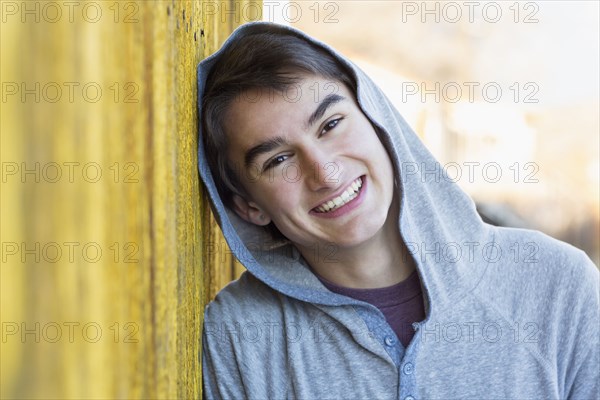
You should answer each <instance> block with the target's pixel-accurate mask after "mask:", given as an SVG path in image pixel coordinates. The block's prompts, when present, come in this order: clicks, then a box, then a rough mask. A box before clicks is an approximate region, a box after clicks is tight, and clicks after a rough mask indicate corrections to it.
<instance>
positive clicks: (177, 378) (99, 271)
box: [0, 0, 260, 399]
mask: <svg viewBox="0 0 600 400" xmlns="http://www.w3.org/2000/svg"><path fill="white" fill-rule="evenodd" d="M65 3H68V2H46V1H41V2H38V1H28V2H21V1H14V2H13V1H2V2H0V7H1V9H2V10H1V11H2V14H1V18H2V25H1V32H0V40H1V47H0V49H1V81H2V99H1V103H0V104H1V111H0V121H1V154H0V155H1V166H2V180H1V185H2V186H1V198H0V200H1V203H0V210H1V211H0V212H1V214H0V217H1V221H0V222H1V232H0V233H1V240H0V242H1V246H2V249H1V250H2V254H1V256H2V260H1V261H2V265H1V275H0V279H1V281H0V284H1V293H0V295H1V298H0V300H1V308H0V311H1V313H0V319H1V322H2V340H1V342H0V346H1V347H0V358H1V360H0V361H1V365H0V367H1V371H0V376H1V378H0V387H1V389H0V397H2V398H28V399H29V398H73V399H75V398H77V399H81V398H96V399H97V398H143V399H149V398H164V399H166V398H169V399H174V398H186V399H188V398H198V397H199V396H200V394H201V369H200V360H199V355H200V345H201V344H200V338H201V326H202V313H203V309H204V304H206V302H207V301H208V300H209V299H210V298H212V297H213V296H214V294H215V293H216V291H217V290H218V289H219V288H220V287H222V286H223V285H224V284H225V283H226V282H228V281H229V280H231V279H232V278H233V277H234V276H236V275H237V274H238V273H239V271H240V267H239V266H236V265H235V263H234V262H233V261H232V258H231V255H230V254H229V253H228V251H227V248H226V246H225V244H224V242H223V240H222V238H221V237H220V236H219V235H220V233H219V231H218V228H217V227H216V224H215V223H214V220H213V219H212V216H211V215H210V208H209V206H208V204H207V201H206V197H205V195H204V194H203V193H202V188H201V185H200V184H199V181H198V173H197V167H196V165H197V156H196V146H197V137H196V135H197V110H196V65H197V63H198V62H199V61H200V60H201V59H202V58H204V57H206V56H207V55H209V54H210V53H212V52H214V51H215V50H216V49H217V48H218V47H219V46H220V44H221V43H222V41H223V40H224V39H225V38H226V37H227V36H228V34H229V33H230V32H231V30H232V29H234V27H235V26H236V25H239V24H241V23H243V22H245V21H247V20H249V19H255V18H260V15H259V13H258V12H257V11H259V4H260V2H256V1H252V2H250V1H235V2H233V1H227V2H222V1H221V2H214V1H212V2H207V1H199V0H198V1H170V0H169V1H161V0H156V1H95V2H93V1H92V2H89V1H88V2H86V1H81V2H72V3H70V4H71V5H66V4H65ZM248 4H252V6H251V7H249V6H248ZM230 10H233V13H230V12H229V11H230ZM59 12H60V14H59Z"/></svg>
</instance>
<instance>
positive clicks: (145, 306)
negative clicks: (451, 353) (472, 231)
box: [0, 0, 599, 399]
mask: <svg viewBox="0 0 600 400" xmlns="http://www.w3.org/2000/svg"><path fill="white" fill-rule="evenodd" d="M260 19H264V20H269V21H274V22H278V23H283V24H291V25H294V26H296V27H298V28H300V29H302V30H304V31H306V32H307V33H309V34H310V35H313V36H315V37H316V38H318V39H321V40H323V41H325V42H327V43H329V44H330V45H332V46H333V47H335V48H336V49H338V50H339V51H341V52H342V53H344V54H345V55H346V56H348V57H350V58H351V59H353V60H355V62H356V63H357V64H358V65H359V66H360V67H361V68H363V69H364V70H365V71H366V72H367V73H368V74H369V75H370V76H371V77H372V78H374V79H375V80H376V81H377V82H378V83H379V84H380V86H381V87H382V88H383V90H384V91H385V92H386V94H387V95H388V97H389V98H390V99H391V100H392V101H394V102H395V104H396V107H397V108H398V110H399V111H400V112H401V113H402V114H403V116H404V117H405V118H406V119H407V120H408V122H409V123H410V125H411V126H412V127H413V128H414V130H415V131H416V132H417V133H418V134H419V135H420V136H421V137H422V138H423V140H424V141H425V143H426V144H427V146H428V147H429V149H430V150H431V151H432V152H433V153H434V155H435V156H436V157H437V158H438V160H439V161H440V163H442V164H443V165H444V169H445V170H446V172H447V174H448V177H450V178H452V179H454V180H456V181H457V183H458V184H459V185H461V186H462V187H463V188H464V189H465V190H466V191H467V192H468V193H469V194H471V195H472V196H473V198H474V199H475V200H476V201H477V204H478V207H479V210H480V212H481V214H482V215H483V216H484V217H485V218H486V219H488V220H489V221H490V222H492V223H496V224H502V225H508V226H518V227H528V228H535V229H539V230H541V231H543V232H546V233H548V234H550V235H552V236H555V237H557V238H559V239H562V240H565V241H567V242H570V243H572V244H574V245H575V246H577V247H580V248H582V249H584V250H585V251H586V252H587V253H588V254H589V255H590V257H591V258H592V259H593V260H594V261H595V263H596V264H597V265H598V264H599V249H598V247H599V222H598V221H599V161H598V157H599V156H598V152H599V104H598V102H599V100H598V99H599V93H598V91H599V83H598V75H599V74H598V70H599V68H598V57H599V56H598V48H599V44H598V37H599V27H598V19H599V10H598V2H575V1H569V2H567V1H552V2H527V1H525V2H479V1H475V2H443V1H442V2H438V1H427V2H421V1H419V2H409V1H295V2H292V1H265V2H261V1H253V0H227V1H205V0H149V1H128V0H115V1H89V0H88V1H76V2H55V1H35V0H30V1H25V2H23V1H10V0H3V1H1V2H0V21H1V25H0V81H1V99H0V100H1V101H0V129H1V135H0V158H1V162H0V166H1V182H0V236H1V238H0V247H1V248H0V250H1V267H0V268H1V269H0V320H1V327H2V332H1V341H0V398H3V399H4V398H6V399H13V398H22V399H32V398H36V399H47V398H60V399H67V398H68V399H84V398H86V399H98V398H123V399H130V398H142V399H148V398H161V399H162V398H164V399H166V398H168V399H173V398H199V397H200V396H201V379H202V376H201V374H202V371H201V368H200V358H199V354H200V353H201V350H200V335H201V327H202V315H203V309H204V305H205V304H207V303H208V301H210V300H211V299H212V298H213V297H214V295H215V294H216V292H217V291H218V290H219V289H220V288H222V287H223V286H224V285H226V284H227V283H228V282H229V281H231V280H232V279H235V278H236V277H237V276H239V274H240V273H241V272H242V271H243V267H241V266H240V264H239V263H237V262H236V261H235V260H234V258H233V257H232V254H231V251H230V250H229V249H228V248H227V245H226V244H225V242H224V240H223V238H222V236H221V234H220V231H219V228H218V226H217V224H216V222H215V220H214V218H213V216H212V213H211V210H210V206H209V203H208V201H207V199H206V195H205V193H204V192H203V189H202V187H201V185H200V184H199V180H198V172H197V155H196V150H197V102H196V98H197V94H196V83H197V82H196V66H197V64H198V62H199V61H200V60H202V59H204V58H205V57H207V56H209V55H210V54H212V53H213V52H214V51H216V50H217V49H218V48H219V47H220V46H221V44H222V43H223V41H224V40H225V39H226V38H227V36H228V35H229V34H230V33H231V31H232V30H233V29H235V27H236V26H238V25H240V24H242V23H244V22H248V21H253V20H260Z"/></svg>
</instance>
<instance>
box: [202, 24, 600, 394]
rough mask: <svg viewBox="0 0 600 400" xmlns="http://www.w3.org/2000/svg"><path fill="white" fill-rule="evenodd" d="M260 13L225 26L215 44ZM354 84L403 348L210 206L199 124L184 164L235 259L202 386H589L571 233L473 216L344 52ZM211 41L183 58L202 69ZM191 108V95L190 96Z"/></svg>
mask: <svg viewBox="0 0 600 400" xmlns="http://www.w3.org/2000/svg"><path fill="white" fill-rule="evenodd" d="M267 24H269V23H266V22H257V23H250V24H246V25H243V26H241V27H240V28H238V29H237V30H236V31H235V32H234V33H233V34H232V35H231V36H230V38H229V39H228V40H227V41H226V42H225V44H224V45H223V47H224V48H225V47H227V46H228V45H229V44H230V43H231V42H233V41H235V40H236V39H237V38H239V37H242V36H244V35H246V34H248V33H249V32H251V31H253V30H260V29H262V28H263V27H264V26H265V25H267ZM281 29H282V31H284V32H295V33H296V34H298V35H300V36H301V37H303V38H305V39H306V40H307V41H308V42H310V43H311V44H313V45H314V46H319V47H321V48H323V49H325V50H326V51H328V52H330V53H331V54H332V55H333V56H334V57H336V58H337V59H339V60H340V62H342V63H343V64H344V65H346V66H348V67H349V68H350V70H351V71H353V73H354V74H355V78H356V80H357V82H358V94H357V99H358V103H359V106H360V107H361V109H362V111H363V112H364V113H365V115H366V116H367V118H369V119H370V120H371V122H372V123H373V124H374V125H376V126H377V127H378V128H380V129H381V131H382V132H383V133H384V137H383V139H382V141H383V144H384V145H385V146H386V147H387V149H388V150H389V153H390V156H391V158H392V161H393V163H394V167H395V174H396V180H397V181H398V182H399V183H400V184H399V189H398V191H399V198H400V220H399V222H398V223H399V228H400V231H401V233H402V237H403V238H404V240H405V242H406V244H407V247H408V248H409V250H410V251H411V254H412V255H413V258H414V259H415V262H416V267H417V271H418V273H419V277H420V280H421V283H422V287H423V295H424V300H425V307H426V319H425V320H424V321H422V322H419V323H415V324H414V325H413V326H414V329H415V331H416V332H415V336H414V338H413V340H412V341H411V343H410V345H409V346H408V347H407V348H404V347H403V346H402V344H401V343H400V341H399V340H398V339H397V337H396V335H395V334H394V332H393V330H392V329H391V327H390V326H389V325H388V324H387V322H386V320H385V318H384V316H383V314H382V313H381V312H380V311H379V310H378V309H377V308H376V307H374V306H372V305H370V304H367V303H364V302H361V301H358V300H354V299H351V298H349V297H345V296H342V295H339V294H336V293H333V292H331V291H329V290H327V289H326V288H325V287H324V286H323V284H322V283H321V282H320V281H319V279H318V278H317V277H316V276H315V275H314V274H313V273H312V272H311V269H310V268H309V267H308V266H307V264H306V262H305V261H304V260H303V258H302V257H301V256H300V255H299V253H298V251H297V250H296V249H295V248H294V247H293V246H292V245H290V244H288V245H284V246H277V245H276V244H275V243H273V242H272V240H271V237H270V236H269V235H268V234H267V233H266V232H265V231H264V230H263V228H261V227H258V226H255V225H252V224H249V223H247V222H245V221H243V220H242V219H240V218H239V217H238V216H237V215H236V214H235V213H234V212H232V211H231V210H230V209H228V208H226V207H225V206H224V205H223V203H222V201H221V199H220V197H219V194H218V192H217V189H216V187H215V183H214V180H213V176H212V174H211V170H210V168H209V166H208V164H207V161H206V157H205V153H204V149H203V146H202V134H203V133H202V131H200V133H199V134H200V139H199V143H200V146H199V152H198V154H199V170H200V175H201V178H202V180H203V182H204V185H205V187H206V189H207V192H208V194H209V196H210V200H211V202H212V206H213V210H214V212H215V214H216V217H217V220H218V222H219V224H220V226H221V228H222V230H223V233H224V235H225V238H226V239H227V242H228V244H229V246H230V247H231V249H232V251H233V252H234V254H235V256H236V257H237V258H238V259H239V260H240V261H241V262H242V263H243V265H244V266H245V267H246V268H247V271H246V272H245V273H244V274H243V275H242V277H241V278H240V279H239V280H237V281H235V282H232V283H230V284H229V285H228V286H227V287H225V288H224V289H223V290H222V291H221V292H220V293H219V294H218V295H217V296H216V298H215V299H214V300H213V301H212V302H211V303H210V304H209V305H208V306H207V307H206V310H205V316H204V333H203V347H202V348H203V354H202V363H203V377H204V378H203V379H204V394H205V396H206V398H209V399H212V398H227V399H242V398H249V399H290V398H294V399H295V398H298V399H406V400H411V399H459V398H460V399H565V398H569V399H596V398H599V396H600V393H599V391H600V389H599V388H600V386H599V385H600V384H599V365H600V364H599V363H600V360H599V343H598V342H599V277H598V270H597V268H596V266H595V265H594V264H593V263H592V262H591V260H590V259H589V258H588V257H587V256H586V255H585V253H584V252H582V251H581V250H579V249H576V248H574V247H573V246H571V245H569V244H566V243H563V242H560V241H558V240H556V239H553V238H551V237H549V236H547V235H544V234H542V233H540V232H536V231H531V230H525V229H511V228H502V227H494V226H491V225H488V224H486V223H484V222H482V220H481V218H480V217H479V215H478V214H477V212H476V210H475V206H474V203H473V201H472V200H471V198H470V197H469V196H468V195H467V194H465V193H464V192H463V191H462V190H461V189H460V188H459V187H458V185H457V184H456V183H454V182H453V181H452V180H451V179H448V177H447V176H445V175H444V171H443V168H442V167H441V166H440V164H439V163H438V162H437V161H436V160H435V158H434V157H433V156H432V155H431V154H430V153H429V151H428V150H427V149H426V148H425V146H424V145H423V144H422V143H421V141H420V140H419V138H418V137H417V136H416V134H415V133H414V132H413V130H412V129H411V128H410V127H409V126H408V125H407V123H406V122H405V121H404V119H403V118H402V116H401V115H400V114H399V113H398V111H397V110H396V109H395V108H394V106H392V104H391V103H390V102H389V101H388V99H387V98H386V97H385V95H384V94H383V93H382V92H381V90H380V89H379V88H378V87H377V86H376V85H375V84H374V83H373V82H372V81H371V80H370V79H369V77H367V76H366V75H365V74H364V73H363V72H362V71H361V70H360V69H359V68H358V67H356V66H355V65H354V64H353V63H352V62H350V61H349V60H347V59H346V58H344V57H342V56H341V55H340V54H338V53H337V52H336V51H335V50H333V49H332V48H330V47H328V46H327V45H325V44H323V43H321V42H319V41H316V40H315V39H313V38H310V37H308V36H306V35H305V34H303V33H302V32H299V31H297V30H295V29H293V28H289V27H283V26H282V27H281ZM219 54H220V52H217V53H216V54H214V55H213V56H211V57H209V58H207V59H206V60H204V61H202V62H201V63H200V65H199V66H198V96H199V104H201V100H202V95H203V90H204V87H205V79H206V77H207V75H208V72H209V71H210V68H211V66H212V65H213V64H214V62H215V60H216V58H217V57H219ZM201 111H202V110H200V112H201Z"/></svg>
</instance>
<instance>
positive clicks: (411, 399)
mask: <svg viewBox="0 0 600 400" xmlns="http://www.w3.org/2000/svg"><path fill="white" fill-rule="evenodd" d="M404 400H415V398H414V397H412V396H406V397H405V398H404Z"/></svg>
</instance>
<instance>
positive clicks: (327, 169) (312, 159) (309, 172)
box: [303, 148, 343, 191]
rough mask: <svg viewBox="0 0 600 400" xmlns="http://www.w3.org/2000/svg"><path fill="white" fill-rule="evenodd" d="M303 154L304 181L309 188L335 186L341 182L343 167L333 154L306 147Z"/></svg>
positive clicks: (315, 189)
mask: <svg viewBox="0 0 600 400" xmlns="http://www.w3.org/2000/svg"><path fill="white" fill-rule="evenodd" d="M304 153H305V154H304V156H303V170H304V171H306V174H303V176H304V182H305V184H306V185H307V186H308V188H309V189H310V190H313V191H318V190H322V189H332V188H336V187H338V186H339V185H340V182H342V179H341V178H342V175H343V168H342V164H341V163H340V162H339V161H338V160H337V157H336V155H335V154H331V152H328V151H325V150H323V149H319V148H311V149H307V150H306V151H305V152H304Z"/></svg>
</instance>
